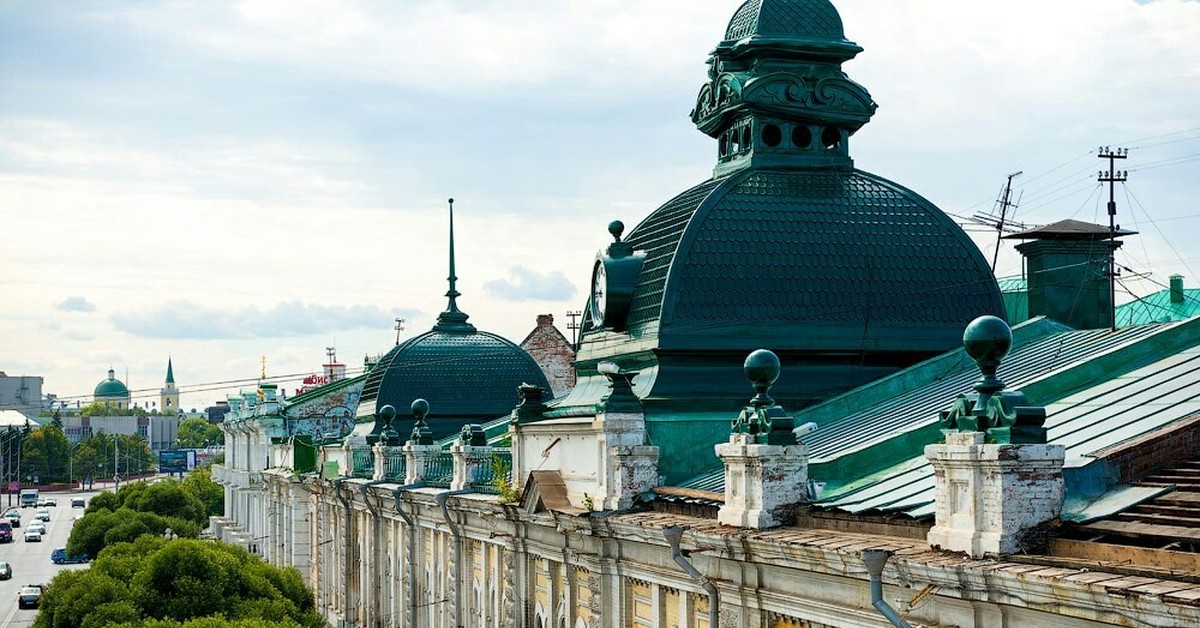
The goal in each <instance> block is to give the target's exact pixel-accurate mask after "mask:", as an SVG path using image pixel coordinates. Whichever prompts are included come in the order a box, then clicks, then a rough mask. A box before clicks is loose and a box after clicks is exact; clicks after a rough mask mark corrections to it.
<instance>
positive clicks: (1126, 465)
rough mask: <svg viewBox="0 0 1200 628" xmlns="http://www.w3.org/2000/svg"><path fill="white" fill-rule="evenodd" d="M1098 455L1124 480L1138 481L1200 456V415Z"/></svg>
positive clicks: (1187, 418) (1186, 418) (1097, 454)
mask: <svg viewBox="0 0 1200 628" xmlns="http://www.w3.org/2000/svg"><path fill="white" fill-rule="evenodd" d="M1096 457H1097V458H1100V459H1101V460H1104V461H1105V462H1107V463H1108V464H1109V465H1110V466H1111V467H1112V468H1113V469H1116V471H1117V472H1118V473H1119V474H1120V478H1121V481H1122V482H1136V481H1138V480H1140V479H1142V478H1144V477H1146V476H1147V475H1150V474H1152V473H1154V472H1156V471H1159V470H1161V469H1165V468H1168V467H1172V466H1175V465H1178V464H1179V463H1180V462H1184V461H1186V460H1193V459H1196V458H1200V414H1195V415H1192V416H1188V417H1184V418H1183V419H1180V420H1178V421H1175V422H1174V423H1171V424H1168V425H1166V426H1165V427H1162V428H1160V429H1158V430H1155V431H1153V432H1150V433H1149V434H1144V435H1142V436H1139V437H1137V438H1134V439H1132V440H1128V441H1125V442H1124V443H1121V444H1120V445H1117V446H1116V447H1110V448H1108V449H1105V450H1101V451H1099V452H1097V453H1096Z"/></svg>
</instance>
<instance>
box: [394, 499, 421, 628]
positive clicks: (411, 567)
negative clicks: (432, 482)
mask: <svg viewBox="0 0 1200 628" xmlns="http://www.w3.org/2000/svg"><path fill="white" fill-rule="evenodd" d="M423 486H425V483H424V482H415V483H413V484H405V485H403V486H397V487H396V488H394V489H392V497H394V498H395V499H396V504H395V510H396V514H398V515H400V518H401V519H403V520H404V525H405V526H406V527H407V528H408V549H407V550H405V557H407V558H408V622H409V623H408V625H409V626H413V627H415V626H416V625H417V559H416V557H414V556H413V552H414V551H416V549H417V528H416V526H415V525H413V518H412V517H411V516H409V514H408V513H406V512H404V511H403V510H401V509H400V494H401V493H403V492H404V491H406V490H411V489H414V488H421V487H423ZM413 513H414V514H415V513H416V506H413Z"/></svg>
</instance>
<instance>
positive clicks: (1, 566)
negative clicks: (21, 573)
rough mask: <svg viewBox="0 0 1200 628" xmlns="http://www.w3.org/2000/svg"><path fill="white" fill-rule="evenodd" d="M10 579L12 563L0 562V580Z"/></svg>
mask: <svg viewBox="0 0 1200 628" xmlns="http://www.w3.org/2000/svg"><path fill="white" fill-rule="evenodd" d="M11 579H12V565H10V564H8V563H0V580H11Z"/></svg>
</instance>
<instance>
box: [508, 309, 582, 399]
mask: <svg viewBox="0 0 1200 628" xmlns="http://www.w3.org/2000/svg"><path fill="white" fill-rule="evenodd" d="M521 348H522V349H524V350H525V351H526V352H528V353H529V356H530V357H532V358H533V361H534V362H536V363H537V365H538V368H540V369H542V373H543V374H544V375H545V376H546V381H548V382H549V383H550V390H551V392H553V393H554V396H555V397H562V396H564V395H566V394H567V393H569V392H571V389H572V388H574V387H575V349H574V347H572V346H571V342H570V341H569V340H567V337H566V336H564V335H563V333H562V332H561V331H559V330H558V328H557V327H555V326H554V315H553V314H538V317H537V327H534V328H533V331H531V332H529V335H528V336H526V337H525V340H522V341H521Z"/></svg>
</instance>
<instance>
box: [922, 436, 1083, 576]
mask: <svg viewBox="0 0 1200 628" xmlns="http://www.w3.org/2000/svg"><path fill="white" fill-rule="evenodd" d="M984 438H985V435H984V433H983V432H959V433H949V434H947V435H946V444H945V445H929V446H927V447H925V457H926V458H928V459H929V462H930V463H931V464H933V469H934V475H935V478H936V482H937V497H936V500H937V504H936V508H937V510H936V519H935V524H934V526H933V528H932V529H931V530H930V531H929V535H928V540H929V544H930V545H931V546H933V547H934V548H939V549H943V550H949V551H955V552H966V553H967V554H970V555H971V557H972V558H981V557H983V556H985V555H988V554H1013V553H1016V552H1019V551H1021V550H1022V549H1030V550H1033V549H1035V546H1037V545H1040V544H1041V539H1038V538H1037V537H1036V529H1037V528H1038V526H1040V525H1041V524H1043V523H1045V522H1047V521H1050V520H1051V519H1054V518H1056V517H1058V516H1059V515H1060V514H1061V513H1062V504H1063V476H1062V468H1063V459H1064V457H1065V453H1064V452H1065V448H1064V447H1063V446H1062V445H1046V444H999V445H987V444H984Z"/></svg>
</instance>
